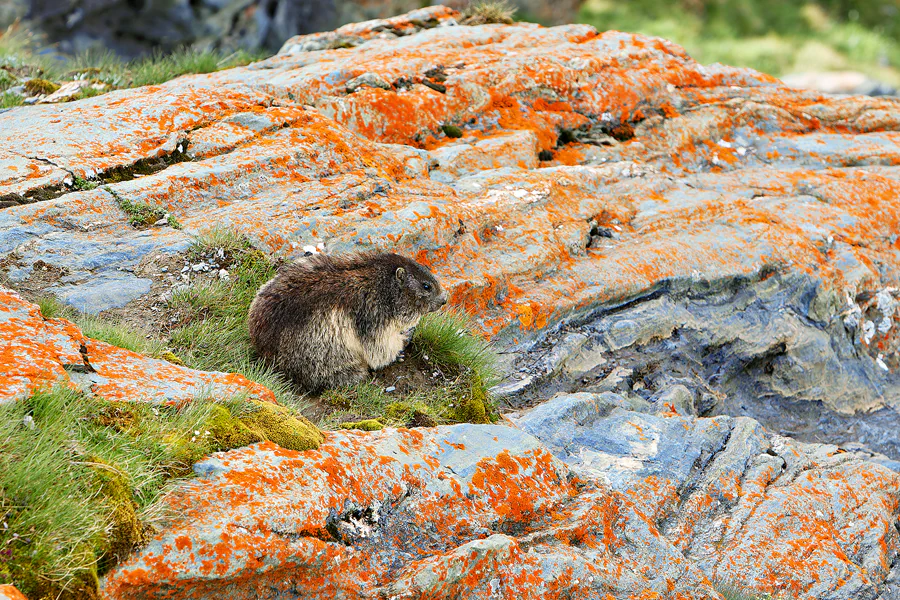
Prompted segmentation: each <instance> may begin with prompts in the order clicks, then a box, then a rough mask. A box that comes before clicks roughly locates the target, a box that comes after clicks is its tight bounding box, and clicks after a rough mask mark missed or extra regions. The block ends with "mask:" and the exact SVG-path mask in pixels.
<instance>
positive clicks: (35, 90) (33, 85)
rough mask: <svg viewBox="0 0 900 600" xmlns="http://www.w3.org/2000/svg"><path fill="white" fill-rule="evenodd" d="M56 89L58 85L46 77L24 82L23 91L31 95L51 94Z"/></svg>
mask: <svg viewBox="0 0 900 600" xmlns="http://www.w3.org/2000/svg"><path fill="white" fill-rule="evenodd" d="M58 89H59V86H58V85H56V84H55V83H53V82H52V81H47V80H46V79H38V78H34V79H29V80H28V81H26V82H25V91H26V92H28V94H30V95H32V96H38V95H45V94H52V93H53V92H55V91H56V90H58Z"/></svg>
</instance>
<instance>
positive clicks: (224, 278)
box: [219, 269, 231, 281]
mask: <svg viewBox="0 0 900 600" xmlns="http://www.w3.org/2000/svg"><path fill="white" fill-rule="evenodd" d="M230 277H231V276H230V275H229V274H228V271H226V270H225V269H219V279H221V280H222V281H228V279H229V278H230Z"/></svg>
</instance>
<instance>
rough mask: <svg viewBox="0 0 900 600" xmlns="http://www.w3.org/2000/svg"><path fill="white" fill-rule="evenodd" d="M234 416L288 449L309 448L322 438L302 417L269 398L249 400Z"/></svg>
mask: <svg viewBox="0 0 900 600" xmlns="http://www.w3.org/2000/svg"><path fill="white" fill-rule="evenodd" d="M238 419H239V420H240V421H241V422H242V423H243V424H244V425H246V426H247V428H248V429H249V430H250V431H252V432H254V433H256V434H258V435H260V436H262V437H263V439H267V440H271V441H273V442H275V443H276V444H278V445H279V446H281V447H282V448H287V449H288V450H311V449H314V448H318V447H319V446H320V445H321V444H322V442H323V441H325V438H324V437H323V436H322V432H321V431H319V429H318V428H317V427H316V426H315V425H313V424H312V423H310V422H309V420H307V419H306V418H305V417H302V416H300V415H295V414H294V413H293V412H292V411H291V410H290V409H288V408H286V407H284V406H279V405H278V404H272V403H271V402H262V401H259V400H250V401H249V410H247V411H244V412H242V413H240V415H239V416H238Z"/></svg>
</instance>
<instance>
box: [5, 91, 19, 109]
mask: <svg viewBox="0 0 900 600" xmlns="http://www.w3.org/2000/svg"><path fill="white" fill-rule="evenodd" d="M23 104H25V97H24V96H20V95H19V94H14V93H12V92H3V93H2V94H0V108H13V107H16V106H22V105H23Z"/></svg>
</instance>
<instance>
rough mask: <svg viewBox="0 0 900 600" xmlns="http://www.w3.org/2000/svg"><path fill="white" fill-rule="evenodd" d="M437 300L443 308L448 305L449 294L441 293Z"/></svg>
mask: <svg viewBox="0 0 900 600" xmlns="http://www.w3.org/2000/svg"><path fill="white" fill-rule="evenodd" d="M437 300H438V302H439V303H440V305H441V306H443V305H445V304H447V292H441V295H440V296H438V299H437Z"/></svg>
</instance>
